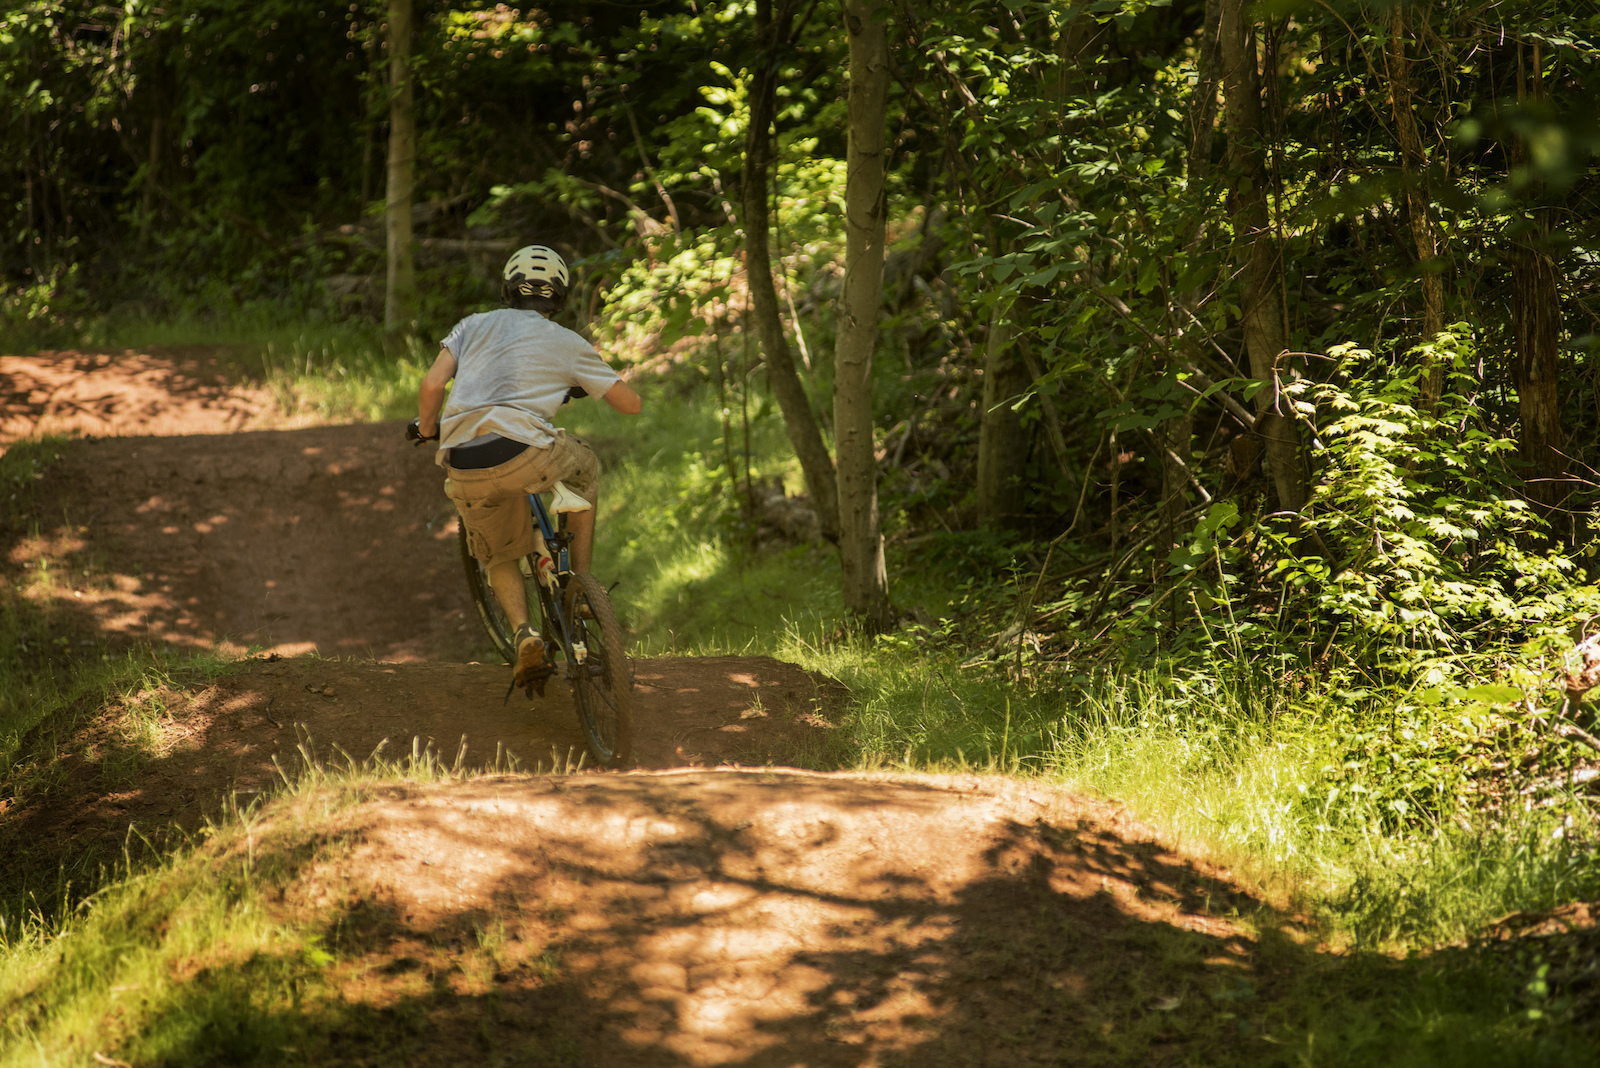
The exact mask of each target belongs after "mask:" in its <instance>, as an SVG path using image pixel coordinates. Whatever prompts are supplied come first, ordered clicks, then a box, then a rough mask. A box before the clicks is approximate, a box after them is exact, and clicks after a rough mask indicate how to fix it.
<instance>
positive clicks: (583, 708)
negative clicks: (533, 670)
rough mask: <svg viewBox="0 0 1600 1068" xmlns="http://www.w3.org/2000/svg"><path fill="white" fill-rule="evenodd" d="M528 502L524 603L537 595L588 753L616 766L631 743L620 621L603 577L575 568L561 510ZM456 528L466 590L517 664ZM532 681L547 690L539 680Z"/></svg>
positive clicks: (502, 619)
mask: <svg viewBox="0 0 1600 1068" xmlns="http://www.w3.org/2000/svg"><path fill="white" fill-rule="evenodd" d="M528 507H529V508H530V509H532V511H533V521H534V542H535V545H534V551H533V552H532V553H529V554H528V555H527V556H525V557H523V558H522V559H521V560H519V561H517V565H518V568H519V570H521V572H522V576H523V582H524V584H525V585H526V587H527V589H528V603H529V605H530V606H531V605H532V604H533V603H534V601H535V599H537V601H538V604H539V614H540V616H541V617H542V624H541V626H540V627H539V633H540V634H541V635H542V636H543V637H544V640H545V646H546V655H550V656H552V658H553V657H554V654H557V653H559V654H560V657H561V664H560V669H561V674H562V676H563V677H564V678H565V679H566V680H567V683H568V684H569V685H570V686H571V687H572V703H573V704H574V705H576V706H577V710H578V722H579V724H580V725H581V726H582V727H583V734H584V741H585V742H586V743H587V745H588V749H589V755H590V756H591V757H593V758H594V760H595V762H596V763H598V764H599V765H600V766H601V767H607V768H612V767H617V766H618V765H620V764H623V763H625V762H626V761H627V759H628V757H629V755H630V751H631V749H632V744H633V674H632V671H631V669H630V668H629V665H628V657H627V654H626V653H624V652H623V646H622V627H621V625H620V624H619V623H618V622H617V615H616V611H615V610H614V609H613V608H612V607H611V598H610V597H609V596H608V595H607V593H606V589H605V587H604V586H602V585H601V584H600V580H599V579H597V578H595V577H594V576H593V575H591V574H589V573H588V572H587V571H574V570H572V568H571V565H570V562H569V558H568V547H569V545H570V543H571V541H572V535H571V534H569V533H568V532H567V517H566V515H565V513H558V514H557V519H556V521H555V522H552V521H551V518H550V512H549V511H548V510H547V509H546V507H545V503H544V501H543V499H541V498H540V496H539V495H538V494H536V493H530V494H528ZM457 532H458V536H457V542H458V544H459V546H460V550H461V563H462V566H463V567H464V568H465V570H466V573H467V589H468V591H470V592H471V594H472V603H473V604H475V605H477V608H478V616H479V618H480V619H482V620H483V629H484V630H485V631H486V632H487V633H488V635H489V640H490V641H491V642H493V643H494V647H495V650H496V651H497V652H499V654H500V655H501V656H503V657H504V658H505V661H506V663H508V664H511V663H514V662H515V661H516V658H517V650H516V643H515V641H514V640H513V639H514V631H515V628H514V627H513V626H512V625H511V621H510V620H508V619H507V618H506V615H505V612H504V611H502V610H501V608H500V602H499V601H498V600H496V599H495V595H494V588H493V587H492V586H491V585H490V583H489V569H488V568H486V567H484V566H483V563H482V562H481V561H480V560H478V559H477V557H475V556H473V555H472V552H471V551H470V550H469V548H468V546H467V528H466V526H465V525H464V524H462V523H460V522H459V521H458V522H457ZM536 685H537V686H538V689H539V695H540V696H541V697H542V696H544V683H543V681H540V682H539V683H537V684H536Z"/></svg>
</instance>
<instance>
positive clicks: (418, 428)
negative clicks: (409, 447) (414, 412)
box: [406, 419, 439, 445]
mask: <svg viewBox="0 0 1600 1068" xmlns="http://www.w3.org/2000/svg"><path fill="white" fill-rule="evenodd" d="M406 440H407V441H409V442H412V443H413V444H416V445H421V444H422V443H423V442H424V441H438V440H439V432H438V431H437V430H435V431H434V432H433V437H431V438H425V437H423V436H422V420H421V419H413V420H411V422H409V423H407V424H406Z"/></svg>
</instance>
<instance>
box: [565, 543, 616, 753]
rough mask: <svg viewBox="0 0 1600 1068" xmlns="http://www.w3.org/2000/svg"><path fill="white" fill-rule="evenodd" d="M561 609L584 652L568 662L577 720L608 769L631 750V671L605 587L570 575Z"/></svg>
mask: <svg viewBox="0 0 1600 1068" xmlns="http://www.w3.org/2000/svg"><path fill="white" fill-rule="evenodd" d="M565 607H566V611H567V619H568V620H569V622H570V625H571V627H572V637H573V640H574V643H577V642H582V643H583V646H584V649H585V650H586V654H585V656H584V659H583V660H582V661H579V662H576V663H573V664H571V665H569V669H570V679H571V682H572V699H573V703H574V704H575V705H577V708H578V721H579V723H580V724H581V725H582V726H583V733H584V738H585V740H586V741H587V743H588V747H589V755H590V756H592V757H594V759H595V762H596V763H598V764H599V765H600V766H601V767H605V768H614V767H617V766H618V765H621V764H623V763H626V762H627V760H628V758H629V756H631V755H632V751H633V671H632V668H631V667H630V666H629V664H628V657H627V654H625V653H624V652H623V651H622V626H621V625H620V624H619V623H618V622H617V615H616V612H614V611H613V610H612V608H611V598H610V597H608V596H606V591H605V587H604V586H602V585H600V580H599V579H597V578H595V577H594V576H593V575H591V574H588V573H587V572H582V571H579V572H574V573H573V575H572V578H571V580H570V581H569V582H568V583H567V589H566V604H565ZM574 648H576V645H574Z"/></svg>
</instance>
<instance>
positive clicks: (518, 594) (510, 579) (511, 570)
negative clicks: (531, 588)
mask: <svg viewBox="0 0 1600 1068" xmlns="http://www.w3.org/2000/svg"><path fill="white" fill-rule="evenodd" d="M489 585H491V586H493V587H494V599H495V600H497V601H499V602H500V610H501V611H502V612H504V613H505V614H506V619H507V620H509V621H510V622H511V629H512V630H513V631H515V630H516V628H518V627H520V626H522V625H523V624H524V623H526V622H527V621H528V587H527V585H526V584H525V583H524V582H523V581H522V568H521V567H520V566H518V563H517V561H515V560H505V561H502V562H501V563H498V564H495V565H493V566H492V567H490V568H489Z"/></svg>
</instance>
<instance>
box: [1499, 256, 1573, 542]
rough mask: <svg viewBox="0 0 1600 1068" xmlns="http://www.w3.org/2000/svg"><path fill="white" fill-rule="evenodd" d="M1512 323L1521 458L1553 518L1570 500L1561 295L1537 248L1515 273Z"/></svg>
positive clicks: (1535, 499)
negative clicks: (1559, 387) (1560, 388)
mask: <svg viewBox="0 0 1600 1068" xmlns="http://www.w3.org/2000/svg"><path fill="white" fill-rule="evenodd" d="M1511 281H1512V294H1511V301H1512V303H1511V323H1512V331H1513V333H1514V334H1515V335H1516V346H1517V349H1516V352H1515V354H1514V355H1513V357H1512V361H1511V369H1512V374H1511V377H1512V381H1513V383H1514V384H1515V385H1516V387H1517V404H1518V407H1519V409H1520V414H1521V416H1522V433H1521V437H1520V441H1519V445H1520V450H1519V451H1520V452H1521V455H1522V460H1523V462H1524V463H1525V464H1526V465H1527V469H1526V470H1525V471H1524V473H1523V477H1524V478H1526V479H1527V489H1526V493H1527V497H1528V500H1529V501H1530V502H1531V503H1532V504H1533V505H1534V506H1535V507H1537V508H1538V509H1539V510H1540V512H1541V513H1543V514H1545V515H1549V514H1550V512H1551V511H1552V510H1554V509H1555V508H1557V507H1559V506H1560V505H1561V503H1562V501H1563V500H1564V499H1565V497H1566V486H1565V484H1564V483H1565V479H1566V475H1567V461H1566V457H1565V456H1563V455H1562V445H1563V441H1562V433H1561V398H1560V396H1559V395H1558V394H1557V392H1556V375H1557V372H1558V370H1559V368H1560V354H1561V293H1560V289H1559V288H1558V286H1559V280H1558V279H1557V277H1556V269H1555V265H1554V264H1553V263H1551V262H1550V257H1549V256H1548V255H1546V254H1544V253H1543V252H1540V251H1539V250H1537V249H1534V248H1525V249H1522V250H1519V252H1518V254H1517V258H1516V260H1515V262H1514V263H1513V265H1512V269H1511Z"/></svg>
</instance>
